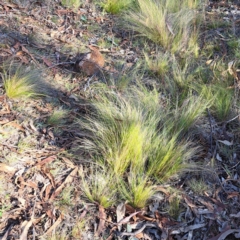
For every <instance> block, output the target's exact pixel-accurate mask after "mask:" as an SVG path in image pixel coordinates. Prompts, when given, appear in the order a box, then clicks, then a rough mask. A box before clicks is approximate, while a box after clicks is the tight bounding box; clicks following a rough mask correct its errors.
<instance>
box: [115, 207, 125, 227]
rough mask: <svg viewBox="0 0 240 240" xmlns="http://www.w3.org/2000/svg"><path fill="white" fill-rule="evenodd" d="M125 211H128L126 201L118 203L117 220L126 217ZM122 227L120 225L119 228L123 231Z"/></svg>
mask: <svg viewBox="0 0 240 240" xmlns="http://www.w3.org/2000/svg"><path fill="white" fill-rule="evenodd" d="M125 213H126V206H125V203H120V204H118V206H117V209H116V214H117V222H120V221H121V220H122V219H123V218H124V216H125ZM121 228H122V226H121V225H119V226H118V230H119V231H121Z"/></svg>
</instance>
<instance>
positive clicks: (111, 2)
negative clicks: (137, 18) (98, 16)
mask: <svg viewBox="0 0 240 240" xmlns="http://www.w3.org/2000/svg"><path fill="white" fill-rule="evenodd" d="M132 2H133V0H105V1H104V2H103V3H102V6H103V8H104V10H105V11H107V12H109V13H112V14H118V13H120V12H122V11H123V10H126V9H127V8H128V7H130V5H131V4H132Z"/></svg>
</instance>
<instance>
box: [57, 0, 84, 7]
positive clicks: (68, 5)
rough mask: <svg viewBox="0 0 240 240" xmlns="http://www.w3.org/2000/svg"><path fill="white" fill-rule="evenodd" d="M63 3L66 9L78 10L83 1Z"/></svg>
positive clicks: (64, 0) (63, 0)
mask: <svg viewBox="0 0 240 240" xmlns="http://www.w3.org/2000/svg"><path fill="white" fill-rule="evenodd" d="M61 3H62V5H63V6H64V7H69V8H75V9H77V8H79V6H80V5H81V3H82V1H81V0H61Z"/></svg>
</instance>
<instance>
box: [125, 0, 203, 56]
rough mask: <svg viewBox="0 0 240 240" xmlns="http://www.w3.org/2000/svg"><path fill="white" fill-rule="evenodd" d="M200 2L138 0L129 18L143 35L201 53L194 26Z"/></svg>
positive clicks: (175, 49) (174, 47) (168, 46)
mask: <svg viewBox="0 0 240 240" xmlns="http://www.w3.org/2000/svg"><path fill="white" fill-rule="evenodd" d="M193 2H194V3H193ZM199 4H200V3H199V1H188V0H184V1H177V2H176V1H175V0H163V1H157V0H137V5H138V8H136V9H134V10H131V11H129V12H128V13H127V15H126V19H127V22H128V24H129V23H130V25H131V26H132V28H133V29H134V30H135V31H137V32H138V33H139V34H140V35H142V36H145V37H147V38H149V39H150V40H152V41H153V42H155V43H158V44H160V45H161V46H162V47H163V48H164V49H166V50H170V51H171V52H173V53H175V52H179V51H188V50H190V51H191V52H196V53H197V51H196V47H197V38H198V30H197V27H195V26H194V22H195V19H196V12H195V11H194V9H195V8H197V7H198V6H199ZM197 48H198V47H197Z"/></svg>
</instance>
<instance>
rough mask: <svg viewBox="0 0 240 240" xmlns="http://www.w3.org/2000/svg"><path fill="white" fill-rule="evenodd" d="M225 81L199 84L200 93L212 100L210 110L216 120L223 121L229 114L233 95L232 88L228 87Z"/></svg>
mask: <svg viewBox="0 0 240 240" xmlns="http://www.w3.org/2000/svg"><path fill="white" fill-rule="evenodd" d="M224 85H226V83H224V82H223V83H214V84H209V85H203V86H199V88H200V90H199V91H201V94H202V95H203V96H204V97H205V99H208V100H210V101H212V106H211V110H212V111H213V114H214V115H215V116H216V117H217V119H218V120H220V121H224V120H226V119H227V117H228V116H229V113H230V110H231V107H232V100H233V97H234V91H233V89H229V88H227V87H226V86H225V87H224Z"/></svg>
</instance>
